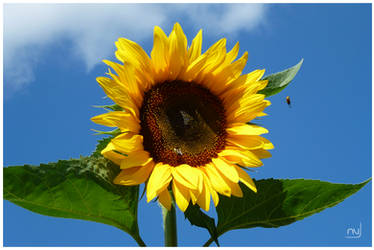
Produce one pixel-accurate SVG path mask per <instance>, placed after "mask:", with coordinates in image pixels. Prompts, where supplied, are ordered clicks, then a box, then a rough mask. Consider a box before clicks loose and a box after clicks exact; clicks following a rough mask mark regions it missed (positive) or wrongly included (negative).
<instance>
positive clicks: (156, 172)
mask: <svg viewBox="0 0 374 250" xmlns="http://www.w3.org/2000/svg"><path fill="white" fill-rule="evenodd" d="M171 168H172V167H171V166H170V165H167V164H163V163H157V164H156V166H155V167H154V169H153V172H152V174H151V176H150V177H149V180H148V183H147V202H150V201H151V200H152V199H153V198H155V197H156V196H157V195H158V194H159V193H160V192H161V191H162V190H164V189H165V188H166V187H167V186H168V185H169V183H170V181H171V179H172V178H171Z"/></svg>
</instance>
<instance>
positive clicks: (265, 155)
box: [252, 148, 271, 159]
mask: <svg viewBox="0 0 374 250" xmlns="http://www.w3.org/2000/svg"><path fill="white" fill-rule="evenodd" d="M252 153H253V154H255V155H256V156H257V157H258V158H260V159H264V158H270V157H271V153H270V152H269V151H267V150H264V149H262V148H260V149H255V150H252Z"/></svg>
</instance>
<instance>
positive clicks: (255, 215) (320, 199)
mask: <svg viewBox="0 0 374 250" xmlns="http://www.w3.org/2000/svg"><path fill="white" fill-rule="evenodd" d="M370 180H371V179H369V180H367V181H365V182H362V183H359V184H335V183H329V182H324V181H319V180H304V179H295V180H282V179H280V180H276V179H266V180H259V181H255V183H256V187H257V190H258V191H257V193H254V192H252V191H251V190H249V189H248V188H247V187H245V186H244V185H243V184H240V186H241V189H242V190H243V197H242V198H236V197H231V198H228V197H225V196H220V201H219V204H218V206H217V208H216V209H217V215H218V225H217V232H218V235H222V234H223V233H225V232H227V231H230V230H234V229H241V228H252V227H269V228H270V227H274V228H276V227H280V226H284V225H288V224H291V223H293V222H295V221H298V220H302V219H304V218H305V217H307V216H310V215H312V214H315V213H318V212H321V211H322V210H324V209H325V208H328V207H333V206H335V205H336V204H338V203H340V202H342V201H343V200H344V199H346V198H347V197H349V196H351V195H352V194H354V193H356V192H357V191H358V190H360V189H361V188H362V187H363V186H365V185H366V184H367V183H368V182H369V181H370ZM213 240H214V239H213V238H211V239H210V240H208V241H207V242H206V243H205V246H208V245H209V244H210V243H211V242H212V241H213Z"/></svg>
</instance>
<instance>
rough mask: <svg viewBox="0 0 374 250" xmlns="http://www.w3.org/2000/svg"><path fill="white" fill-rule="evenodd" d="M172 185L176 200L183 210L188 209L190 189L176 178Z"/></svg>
mask: <svg viewBox="0 0 374 250" xmlns="http://www.w3.org/2000/svg"><path fill="white" fill-rule="evenodd" d="M172 186H173V194H174V198H175V202H176V203H177V205H178V207H179V209H180V210H182V212H184V211H186V209H187V207H188V205H189V204H190V199H191V197H190V192H189V190H188V189H186V188H185V187H183V186H182V185H180V184H179V183H178V182H176V181H174V180H173V185H172Z"/></svg>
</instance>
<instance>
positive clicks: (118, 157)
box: [101, 142, 126, 165]
mask: <svg viewBox="0 0 374 250" xmlns="http://www.w3.org/2000/svg"><path fill="white" fill-rule="evenodd" d="M114 150H116V147H115V146H114V144H113V143H111V142H109V143H108V145H107V146H106V147H105V148H104V149H103V150H102V151H101V154H102V155H103V156H104V157H105V158H107V159H109V160H111V161H112V162H114V163H115V164H117V165H121V161H122V160H123V159H125V158H126V156H124V155H122V154H119V153H116V152H114Z"/></svg>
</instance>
